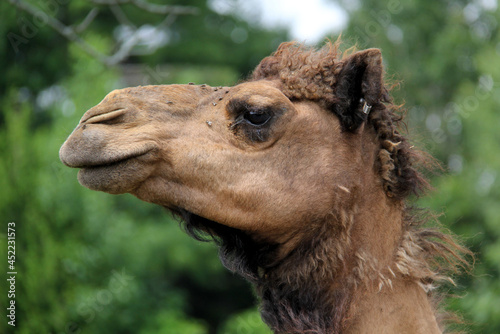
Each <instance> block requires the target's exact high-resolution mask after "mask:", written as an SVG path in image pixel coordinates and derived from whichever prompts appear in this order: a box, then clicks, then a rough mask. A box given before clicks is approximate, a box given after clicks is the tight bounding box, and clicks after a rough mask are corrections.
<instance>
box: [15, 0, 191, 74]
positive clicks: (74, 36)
mask: <svg viewBox="0 0 500 334" xmlns="http://www.w3.org/2000/svg"><path fill="white" fill-rule="evenodd" d="M8 1H9V2H10V3H11V4H12V5H14V6H15V7H17V8H18V9H20V10H22V11H24V12H27V13H30V14H32V15H33V16H40V14H43V17H44V18H46V23H47V25H49V26H50V27H52V28H53V29H54V30H55V31H57V32H58V33H60V34H61V35H62V36H64V37H66V38H67V39H68V40H69V41H71V42H73V43H75V44H77V45H78V46H79V47H80V48H81V49H82V50H84V51H85V52H86V53H88V54H89V55H90V56H92V57H94V58H95V59H97V60H98V61H100V62H101V63H103V64H105V65H107V66H113V65H116V64H118V63H120V62H121V61H123V60H124V59H125V58H127V56H129V55H130V54H131V51H132V49H133V48H134V47H135V46H136V45H137V44H138V43H139V42H140V36H139V31H138V30H137V28H136V27H135V25H134V24H133V23H132V22H131V21H130V20H129V19H128V18H127V17H126V15H125V13H123V11H122V10H121V8H119V5H120V4H127V3H130V4H133V5H135V6H136V7H138V8H140V9H143V10H145V11H148V12H150V13H156V14H162V15H165V14H168V15H167V16H166V17H165V19H164V20H163V21H162V22H161V23H160V24H159V25H158V26H156V28H155V30H158V29H160V28H163V27H167V26H169V25H171V24H172V23H173V22H174V21H175V19H176V18H177V16H178V15H192V14H197V13H198V9H197V8H195V7H188V6H167V5H157V4H151V3H148V2H146V1H144V0H92V2H93V3H95V4H102V5H108V6H110V7H111V10H112V12H113V14H114V15H115V17H116V19H117V20H118V22H119V23H120V24H122V25H127V26H129V27H132V28H134V29H135V31H134V33H133V34H132V36H130V38H129V39H127V40H126V41H124V42H123V43H120V45H119V46H118V48H117V51H116V52H115V53H114V54H112V55H109V56H108V55H105V54H103V53H101V52H99V51H98V50H97V49H95V48H94V47H93V46H92V45H90V44H89V43H87V42H86V41H85V40H83V39H82V38H81V37H80V36H79V35H78V33H80V32H82V31H84V30H85V29H87V28H88V26H89V25H90V23H91V22H92V21H93V20H94V19H95V17H96V16H97V14H98V12H99V9H97V8H93V9H92V10H91V11H90V12H89V13H88V14H87V16H86V17H85V19H84V20H83V21H82V23H80V24H79V25H78V26H76V27H75V28H74V27H73V26H67V25H65V24H63V23H62V22H61V21H59V20H57V19H56V18H54V17H51V16H49V15H47V14H46V13H45V12H43V11H42V10H40V9H38V8H36V7H34V6H33V5H31V4H29V3H27V2H26V1H24V0H8Z"/></svg>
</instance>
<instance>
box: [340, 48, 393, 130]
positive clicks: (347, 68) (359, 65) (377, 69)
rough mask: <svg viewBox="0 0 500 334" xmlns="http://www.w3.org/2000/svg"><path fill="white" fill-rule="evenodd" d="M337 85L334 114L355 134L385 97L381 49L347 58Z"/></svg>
mask: <svg viewBox="0 0 500 334" xmlns="http://www.w3.org/2000/svg"><path fill="white" fill-rule="evenodd" d="M336 82H337V83H336V87H335V96H336V101H335V104H334V105H333V111H334V112H335V113H336V114H337V115H338V116H339V118H340V121H341V123H342V126H343V127H344V129H346V130H349V131H355V130H356V129H358V128H359V126H360V125H361V124H362V123H363V122H364V121H365V120H366V119H367V117H368V114H369V112H370V109H371V107H372V106H373V105H375V104H377V103H379V102H380V100H381V98H382V95H383V90H384V85H383V66H382V54H381V52H380V50H378V49H368V50H364V51H359V52H356V53H353V54H352V55H350V56H349V57H347V58H346V59H344V60H343V66H342V69H341V70H340V73H339V74H338V77H337V80H336Z"/></svg>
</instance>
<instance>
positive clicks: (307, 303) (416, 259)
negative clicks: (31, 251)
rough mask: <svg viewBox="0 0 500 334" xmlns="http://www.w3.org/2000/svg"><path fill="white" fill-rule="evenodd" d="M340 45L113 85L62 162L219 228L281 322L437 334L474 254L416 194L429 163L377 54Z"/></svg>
mask: <svg viewBox="0 0 500 334" xmlns="http://www.w3.org/2000/svg"><path fill="white" fill-rule="evenodd" d="M340 48H341V42H340V41H337V42H328V43H327V44H325V45H324V46H323V47H322V48H320V49H314V48H310V47H306V46H304V45H301V44H298V43H295V42H287V43H283V44H281V45H280V46H279V48H278V49H277V51H276V52H275V53H273V54H272V55H271V56H269V57H266V58H264V59H263V60H262V61H261V62H260V64H259V65H258V66H257V67H256V69H255V70H254V72H253V74H252V75H251V77H250V78H249V79H248V80H247V81H245V82H242V83H239V84H237V85H235V86H233V87H211V86H208V85H204V84H203V85H195V84H192V83H190V84H186V85H156V86H144V87H134V88H125V89H120V90H115V91H112V92H111V93H109V94H108V95H107V96H106V97H105V98H104V100H102V102H100V103H99V104H98V105H97V106H95V107H93V108H91V109H90V110H88V111H87V112H86V113H85V114H84V115H83V117H82V119H81V121H80V123H79V124H78V126H77V127H76V128H75V130H74V131H73V132H72V133H71V135H70V136H69V137H68V139H67V140H66V141H65V143H64V144H63V146H62V147H61V150H60V159H61V161H62V162H63V163H64V164H65V165H67V166H69V167H73V168H79V169H80V170H79V173H78V180H79V182H80V183H81V184H82V185H83V186H85V187H88V188H90V189H92V190H97V191H103V192H107V193H111V194H122V193H130V194H133V195H134V196H136V197H138V198H139V199H141V200H143V201H147V202H151V203H155V204H158V205H161V206H163V207H165V208H167V209H169V210H170V211H172V212H173V213H175V214H176V215H179V216H181V218H182V220H183V221H184V223H183V224H184V227H185V229H186V230H187V231H188V233H190V234H191V235H192V236H194V237H195V238H197V239H206V238H210V239H213V240H215V241H216V242H217V243H218V244H219V246H220V258H221V261H222V263H223V264H224V265H225V266H226V267H227V268H228V269H230V270H231V271H233V272H235V273H238V274H240V275H242V276H243V277H244V278H246V279H247V280H248V281H250V282H251V283H252V284H253V285H254V287H255V291H256V292H257V295H258V298H259V300H260V311H261V317H262V319H263V321H264V322H265V323H266V324H267V325H268V326H269V327H270V328H271V330H272V331H273V332H274V333H280V334H281V333H317V334H327V333H328V334H331V333H398V334H399V333H425V334H429V333H441V332H442V331H443V330H444V326H445V322H444V321H442V318H443V316H442V314H443V313H444V312H442V311H440V310H439V306H438V304H437V303H436V302H434V300H435V299H436V298H435V295H436V291H435V288H436V287H437V286H438V285H439V284H440V283H441V282H443V281H450V282H452V279H451V278H450V275H451V274H453V271H456V270H458V269H460V267H463V266H466V264H467V260H465V259H464V258H466V254H467V252H468V251H467V249H466V248H464V247H462V246H460V244H458V243H457V242H456V241H455V239H454V238H453V237H452V236H450V235H449V233H447V232H444V233H443V232H441V230H440V229H435V228H426V227H423V226H422V223H424V222H425V221H426V220H427V219H428V218H425V217H427V216H426V215H422V214H420V213H419V212H420V211H419V210H417V209H414V208H412V205H411V204H410V202H409V198H410V197H411V198H414V197H415V196H420V195H421V194H423V193H424V192H425V190H426V189H428V188H429V183H428V181H427V180H426V178H425V177H424V176H423V174H422V170H424V169H425V168H426V164H427V163H428V162H429V161H430V160H429V158H428V155H427V154H425V153H423V152H422V151H420V150H418V149H416V148H415V147H414V146H412V145H411V143H410V141H409V140H408V139H407V138H406V136H405V135H403V134H402V133H403V131H402V130H401V128H402V127H401V124H403V123H402V122H401V121H402V116H401V115H402V111H401V106H397V105H395V104H394V103H393V102H392V99H391V97H390V89H389V88H387V86H386V83H385V82H384V68H383V64H382V56H381V51H380V50H378V49H367V50H361V51H357V50H354V49H352V48H351V49H347V50H346V51H343V52H341V51H339V50H340Z"/></svg>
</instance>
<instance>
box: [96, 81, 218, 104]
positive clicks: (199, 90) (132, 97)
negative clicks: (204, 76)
mask: <svg viewBox="0 0 500 334" xmlns="http://www.w3.org/2000/svg"><path fill="white" fill-rule="evenodd" d="M209 93H211V91H210V89H209V88H208V86H205V85H204V86H195V85H151V86H138V87H128V88H123V89H116V90H114V91H112V92H111V93H109V94H108V95H106V97H105V98H104V99H103V100H102V101H101V103H100V104H116V103H122V104H125V105H127V104H144V103H147V104H159V105H163V104H171V103H172V102H175V103H186V104H191V103H193V101H196V100H199V99H200V98H203V97H205V96H206V95H208V94H209Z"/></svg>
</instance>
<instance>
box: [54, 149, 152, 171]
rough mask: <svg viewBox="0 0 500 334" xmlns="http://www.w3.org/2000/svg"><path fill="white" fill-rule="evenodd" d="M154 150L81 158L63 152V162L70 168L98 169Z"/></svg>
mask: <svg viewBox="0 0 500 334" xmlns="http://www.w3.org/2000/svg"><path fill="white" fill-rule="evenodd" d="M153 149H154V146H152V145H147V146H144V147H142V148H140V149H135V150H131V151H127V152H120V153H112V154H99V153H98V152H96V154H90V155H86V156H83V157H82V156H79V155H75V154H66V152H63V151H62V150H61V154H60V156H61V161H62V162H63V163H64V164H65V165H66V166H68V167H72V168H98V167H105V166H111V165H115V164H118V163H121V162H124V161H126V160H130V159H133V158H138V157H140V156H143V155H146V154H147V153H149V152H151V151H152V150H153Z"/></svg>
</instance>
